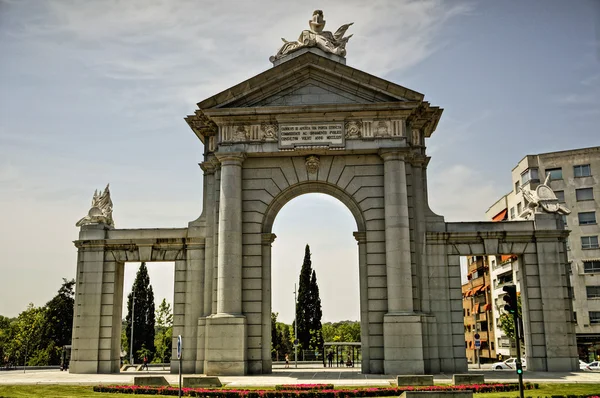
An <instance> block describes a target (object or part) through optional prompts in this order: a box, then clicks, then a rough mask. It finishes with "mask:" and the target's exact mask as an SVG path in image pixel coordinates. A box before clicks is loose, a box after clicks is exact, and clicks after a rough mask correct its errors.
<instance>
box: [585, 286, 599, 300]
mask: <svg viewBox="0 0 600 398" xmlns="http://www.w3.org/2000/svg"><path fill="white" fill-rule="evenodd" d="M585 291H586V292H587V298H589V299H595V298H600V286H586V287H585Z"/></svg>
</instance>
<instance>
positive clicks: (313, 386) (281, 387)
mask: <svg viewBox="0 0 600 398" xmlns="http://www.w3.org/2000/svg"><path fill="white" fill-rule="evenodd" d="M334 388H335V387H334V386H333V384H278V385H276V386H275V389H276V390H277V391H288V390H303V391H306V390H333V389H334Z"/></svg>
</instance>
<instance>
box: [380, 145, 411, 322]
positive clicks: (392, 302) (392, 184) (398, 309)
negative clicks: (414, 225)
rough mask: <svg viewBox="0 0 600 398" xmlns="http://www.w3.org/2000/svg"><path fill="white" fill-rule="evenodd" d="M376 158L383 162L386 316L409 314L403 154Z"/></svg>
mask: <svg viewBox="0 0 600 398" xmlns="http://www.w3.org/2000/svg"><path fill="white" fill-rule="evenodd" d="M380 155H381V157H382V158H383V162H384V163H383V165H384V177H383V181H384V182H383V184H384V187H383V189H384V195H385V198H384V200H385V261H386V271H387V293H388V313H389V314H394V313H407V312H409V313H410V312H412V310H413V302H412V300H413V295H412V272H411V255H410V225H409V218H408V197H407V188H406V167H405V164H404V154H403V153H401V152H399V151H397V150H395V151H382V152H381V153H380Z"/></svg>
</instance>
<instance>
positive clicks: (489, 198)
mask: <svg viewBox="0 0 600 398" xmlns="http://www.w3.org/2000/svg"><path fill="white" fill-rule="evenodd" d="M428 176H429V181H428V182H429V205H430V207H431V209H432V210H433V211H434V212H435V213H437V214H439V215H442V216H444V217H445V219H446V221H483V220H485V211H486V210H487V209H488V208H489V207H490V206H491V205H492V204H494V203H495V202H496V201H497V200H498V199H499V198H500V196H501V195H502V193H501V189H499V188H498V185H497V184H494V181H489V180H486V178H485V176H484V174H483V173H481V172H479V171H478V170H477V169H476V168H474V167H473V166H465V165H463V164H454V165H449V166H447V167H444V168H442V169H440V170H435V171H434V172H430V173H428Z"/></svg>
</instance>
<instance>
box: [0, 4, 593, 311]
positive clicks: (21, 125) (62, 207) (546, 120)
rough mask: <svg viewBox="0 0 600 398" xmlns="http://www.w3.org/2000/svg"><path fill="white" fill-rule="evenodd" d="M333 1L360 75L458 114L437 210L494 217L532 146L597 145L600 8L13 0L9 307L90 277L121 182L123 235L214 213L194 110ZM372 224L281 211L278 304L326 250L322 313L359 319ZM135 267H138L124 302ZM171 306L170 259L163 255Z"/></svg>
mask: <svg viewBox="0 0 600 398" xmlns="http://www.w3.org/2000/svg"><path fill="white" fill-rule="evenodd" d="M315 9H322V10H323V12H324V15H325V19H326V21H327V27H326V30H332V31H335V30H336V29H337V28H338V27H339V26H340V25H342V24H344V23H348V22H354V25H352V26H351V27H350V29H349V30H348V34H350V33H351V34H353V37H352V38H351V39H350V41H349V43H348V45H347V51H348V55H347V65H349V66H352V67H354V68H357V69H360V70H363V71H365V72H368V73H370V74H373V75H376V76H379V77H382V78H384V79H387V80H389V81H391V82H394V83H397V84H400V85H402V86H405V87H407V88H410V89H412V90H415V91H418V92H420V93H423V94H424V95H425V100H427V101H429V102H430V103H431V104H432V105H435V106H440V107H442V108H444V113H443V115H442V118H441V121H440V123H439V125H438V127H437V130H436V131H435V133H434V134H433V136H432V137H431V138H429V139H428V141H427V143H426V144H427V146H428V154H429V155H430V156H431V157H432V159H431V162H430V164H429V168H428V183H429V200H430V207H431V208H432V209H433V210H434V211H435V212H436V213H438V214H441V215H444V216H445V217H446V220H447V221H471V220H482V219H484V217H485V214H484V213H485V210H486V209H487V208H488V207H489V206H490V205H491V204H492V203H493V202H495V201H496V200H497V199H498V198H499V197H500V196H501V195H503V194H504V193H506V192H508V191H509V190H510V189H511V186H512V183H511V178H510V171H511V169H512V168H513V167H514V166H515V165H516V164H517V162H518V161H519V160H520V159H521V158H523V156H525V155H526V154H532V153H543V152H549V151H556V150H564V149H573V148H582V147H590V146H597V145H600V132H599V127H598V126H600V44H599V43H600V22H599V21H600V2H599V1H597V0H587V1H586V0H580V1H576V2H565V1H560V0H538V1H536V0H530V1H527V2H522V1H516V0H511V1H502V2H498V1H491V0H487V1H485V0H484V1H461V0H456V1H440V0H420V1H408V0H403V1H401V0H390V1H370V2H365V1H362V0H344V1H312V0H304V1H301V2H300V1H289V2H288V1H286V2H283V1H276V0H273V1H228V0H223V1H219V2H214V1H210V2H209V1H200V0H197V1H192V0H190V1H185V0H182V1H166V0H165V1H158V0H131V1H117V0H114V1H85V2H83V1H76V0H56V1H53V0H46V1H38V0H0V54H1V56H0V220H1V221H2V222H1V223H0V253H1V254H2V256H1V257H0V314H2V315H5V316H16V315H18V313H19V312H21V311H23V310H24V309H25V308H26V306H27V304H28V303H29V302H32V303H34V304H35V305H38V306H39V305H44V304H45V303H46V302H47V301H48V300H50V299H51V298H52V296H53V295H54V294H55V293H56V291H57V290H58V289H59V287H60V284H61V282H62V278H74V277H75V270H76V255H77V253H76V249H75V247H74V245H73V243H72V242H73V241H74V240H76V239H77V236H78V229H77V228H76V227H75V223H76V222H77V221H78V220H79V219H80V218H81V217H83V216H84V215H85V214H87V211H88V209H89V204H90V201H91V197H92V194H93V192H94V190H95V189H100V188H103V187H104V186H105V185H106V184H107V183H110V184H111V193H112V200H113V203H114V214H113V217H114V219H115V223H116V226H117V228H156V227H165V228H168V227H185V226H187V223H188V222H189V221H191V220H194V219H196V218H197V217H198V215H199V214H200V213H201V211H202V172H201V170H200V168H199V167H198V166H197V164H198V163H199V162H201V161H202V153H203V147H202V144H201V143H200V142H199V140H198V139H197V138H196V137H195V135H194V134H193V133H192V131H191V130H190V129H189V127H188V126H187V124H186V123H185V122H184V120H183V118H184V117H185V116H186V115H188V114H192V113H193V112H194V110H195V109H196V105H195V104H196V103H198V102H200V101H201V100H203V99H205V98H208V97H210V96H212V95H214V94H216V93H218V92H220V91H222V90H224V89H227V88H229V87H231V86H233V85H235V84H237V83H239V82H241V81H244V80H246V79H248V78H250V77H252V76H254V75H256V74H258V73H260V72H262V71H265V70H267V69H269V68H271V67H272V65H271V64H270V62H269V61H268V58H269V56H271V55H273V54H275V53H276V52H277V50H278V48H279V47H280V45H281V40H280V38H286V39H288V40H295V39H296V37H297V36H298V35H299V33H300V32H301V31H302V30H304V29H307V21H308V19H309V18H310V17H311V15H312V11H313V10H315ZM355 230H356V224H355V222H354V220H353V218H352V216H351V214H350V212H349V211H348V209H346V208H345V207H344V206H343V205H342V204H341V203H339V202H337V200H336V199H333V198H331V197H328V196H325V195H318V194H308V195H304V196H301V197H298V198H296V199H294V200H292V201H290V202H289V203H288V204H286V206H284V208H283V209H282V210H281V212H280V213H279V214H278V216H277V218H276V220H275V224H274V228H273V232H274V233H275V234H276V235H277V236H278V237H277V239H276V241H275V242H274V244H273V260H272V262H273V311H275V312H278V313H279V320H282V321H286V322H291V320H292V319H293V306H294V299H293V291H294V283H296V282H297V280H298V275H299V271H300V267H301V265H302V259H303V255H304V246H305V245H306V244H309V245H310V247H311V252H312V262H313V267H314V268H315V270H316V271H317V277H318V281H319V286H320V291H321V299H322V305H323V320H324V321H337V320H346V319H348V320H356V319H358V314H359V308H358V302H359V291H358V258H357V256H358V248H357V245H356V241H355V240H354V238H353V236H352V232H353V231H355ZM137 267H138V265H137V264H127V266H126V278H125V279H126V282H125V285H126V291H127V292H128V291H129V290H130V287H131V284H132V282H133V278H134V276H135V272H136V270H137ZM149 273H150V279H151V282H152V285H153V288H154V291H155V296H156V301H157V302H159V301H160V300H162V299H163V298H166V299H167V301H169V302H172V297H173V287H172V284H173V264H172V263H166V264H155V263H152V264H149Z"/></svg>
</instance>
